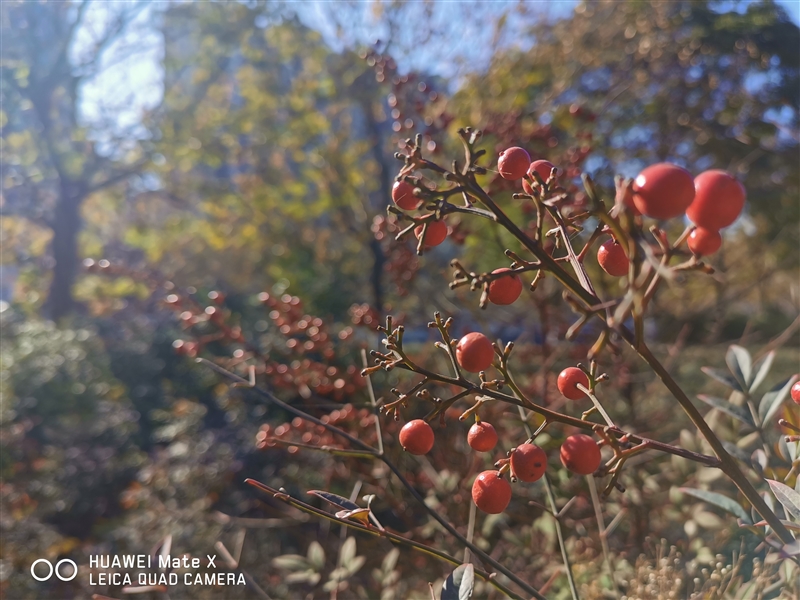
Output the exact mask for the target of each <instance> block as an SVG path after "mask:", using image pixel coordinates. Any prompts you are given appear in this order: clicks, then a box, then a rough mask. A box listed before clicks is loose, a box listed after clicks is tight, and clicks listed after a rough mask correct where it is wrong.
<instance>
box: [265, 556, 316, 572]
mask: <svg viewBox="0 0 800 600" xmlns="http://www.w3.org/2000/svg"><path fill="white" fill-rule="evenodd" d="M272 566H273V567H277V568H278V569H286V570H287V571H305V570H307V569H308V568H309V566H310V565H309V562H308V560H307V559H306V557H305V556H300V555H299V554H284V555H283V556H276V557H275V558H273V559H272Z"/></svg>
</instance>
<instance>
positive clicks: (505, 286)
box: [489, 268, 522, 306]
mask: <svg viewBox="0 0 800 600" xmlns="http://www.w3.org/2000/svg"><path fill="white" fill-rule="evenodd" d="M495 273H508V275H504V276H503V277H498V278H497V279H493V280H492V281H491V282H490V283H489V302H491V303H492V304H498V305H502V306H505V305H506V304H513V303H514V301H515V300H516V299H517V298H519V295H520V294H521V293H522V280H521V279H520V278H519V275H517V274H516V273H514V272H512V270H511V269H506V268H504V269H495V270H494V271H492V274H495Z"/></svg>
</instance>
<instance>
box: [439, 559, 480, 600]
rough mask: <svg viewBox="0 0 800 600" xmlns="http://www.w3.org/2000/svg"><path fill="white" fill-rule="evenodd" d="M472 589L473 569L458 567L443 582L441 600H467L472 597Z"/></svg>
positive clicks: (467, 565) (466, 565)
mask: <svg viewBox="0 0 800 600" xmlns="http://www.w3.org/2000/svg"><path fill="white" fill-rule="evenodd" d="M474 587H475V567H473V566H472V565H471V564H465V565H459V566H458V567H456V569H455V570H454V571H453V572H452V573H450V576H449V577H448V578H447V581H445V582H444V585H443V586H442V597H441V600H467V599H468V598H471V597H472V589H473V588H474Z"/></svg>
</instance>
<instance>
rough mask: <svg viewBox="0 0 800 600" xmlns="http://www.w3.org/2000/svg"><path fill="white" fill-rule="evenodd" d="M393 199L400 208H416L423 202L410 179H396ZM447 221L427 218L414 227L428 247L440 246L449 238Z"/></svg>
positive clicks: (418, 236) (393, 187)
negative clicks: (415, 192) (416, 193)
mask: <svg viewBox="0 0 800 600" xmlns="http://www.w3.org/2000/svg"><path fill="white" fill-rule="evenodd" d="M392 200H393V201H394V203H395V204H396V205H397V207H398V208H402V209H403V210H416V209H418V208H419V207H420V205H421V204H422V200H421V199H420V198H419V196H417V195H415V194H414V186H413V185H412V184H410V183H409V182H408V181H395V182H394V185H393V186H392ZM447 233H448V229H447V223H445V222H444V221H437V220H435V219H433V218H430V219H427V220H425V222H424V223H420V224H419V225H417V226H416V227H415V228H414V235H415V236H416V238H417V239H418V240H419V239H422V243H423V245H424V246H425V247H426V248H433V247H434V246H438V245H439V244H441V243H442V242H443V241H444V240H445V239H446V238H447Z"/></svg>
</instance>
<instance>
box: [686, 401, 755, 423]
mask: <svg viewBox="0 0 800 600" xmlns="http://www.w3.org/2000/svg"><path fill="white" fill-rule="evenodd" d="M697 398H698V399H700V400H702V401H703V402H705V403H706V404H708V405H709V406H713V407H714V408H716V409H718V410H721V411H722V412H724V413H725V414H727V415H730V416H731V417H733V418H734V419H737V420H739V421H741V422H742V423H744V424H745V425H749V426H750V427H755V423H753V416H752V415H751V414H750V411H749V410H747V408H745V407H744V406H736V405H735V404H731V403H730V402H728V401H727V400H723V399H722V398H715V397H714V396H706V395H705V394H700V395H699V396H697Z"/></svg>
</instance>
